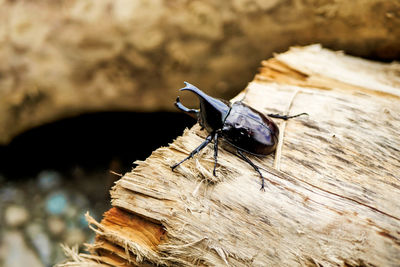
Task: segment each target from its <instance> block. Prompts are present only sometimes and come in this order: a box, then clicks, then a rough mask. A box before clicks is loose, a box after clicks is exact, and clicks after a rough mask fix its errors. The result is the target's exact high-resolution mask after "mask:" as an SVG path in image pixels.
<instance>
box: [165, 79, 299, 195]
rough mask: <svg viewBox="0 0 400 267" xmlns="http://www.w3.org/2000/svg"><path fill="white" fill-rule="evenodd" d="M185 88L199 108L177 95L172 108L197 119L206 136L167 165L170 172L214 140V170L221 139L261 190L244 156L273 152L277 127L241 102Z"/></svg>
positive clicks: (280, 117)
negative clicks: (194, 107)
mask: <svg viewBox="0 0 400 267" xmlns="http://www.w3.org/2000/svg"><path fill="white" fill-rule="evenodd" d="M185 85H186V86H185V87H184V88H182V89H180V91H186V90H187V91H191V92H193V93H195V94H196V95H197V96H198V98H199V100H200V109H189V108H187V107H185V106H184V105H182V103H181V102H180V100H179V96H178V97H177V98H176V102H175V106H176V107H177V108H178V109H180V110H182V111H183V112H185V113H187V114H189V115H190V116H192V117H194V118H197V120H198V122H199V124H200V126H201V129H204V128H205V129H206V130H207V132H208V133H209V135H208V136H207V138H206V139H205V140H204V142H203V143H201V144H200V145H199V146H198V147H197V148H196V149H195V150H193V151H192V152H191V153H190V154H189V156H187V157H186V158H184V159H183V160H182V161H180V162H178V163H176V164H175V165H173V166H171V168H172V170H174V169H175V168H176V167H178V166H179V165H180V164H182V163H183V162H185V161H186V160H188V159H190V158H192V157H193V156H194V155H195V154H197V153H199V152H200V150H202V149H203V148H204V147H206V146H207V145H208V144H209V143H211V142H212V141H214V170H213V175H214V176H216V174H215V169H216V167H217V160H218V159H217V158H218V139H219V138H223V139H224V140H225V141H226V142H227V143H229V144H230V145H232V146H233V147H234V148H235V149H236V152H237V155H238V156H239V157H240V158H241V159H243V160H244V161H246V162H247V163H248V164H250V165H251V166H252V167H253V168H254V170H255V171H257V172H258V174H259V175H260V177H261V181H262V184H261V190H263V189H264V177H263V176H262V174H261V172H260V170H259V168H258V167H257V166H256V165H255V164H254V163H253V162H251V160H250V159H249V158H248V157H247V156H246V155H245V154H244V153H248V154H252V155H255V156H266V155H268V154H271V153H272V152H274V150H275V148H276V145H277V144H278V136H279V128H278V126H277V125H276V124H275V123H274V122H273V121H272V120H271V119H270V118H268V117H267V116H265V115H264V114H262V113H261V112H259V111H257V110H255V109H253V108H252V107H249V106H248V105H246V104H244V103H243V102H241V101H237V102H235V103H233V104H230V103H229V102H228V101H226V100H223V99H217V98H214V97H211V96H209V95H207V94H205V93H204V92H203V91H201V90H200V89H198V88H197V87H195V86H194V85H191V84H190V83H188V82H185ZM301 115H307V113H300V114H297V115H294V116H285V115H279V114H268V116H269V117H273V118H279V119H284V120H287V119H290V118H294V117H298V116H301Z"/></svg>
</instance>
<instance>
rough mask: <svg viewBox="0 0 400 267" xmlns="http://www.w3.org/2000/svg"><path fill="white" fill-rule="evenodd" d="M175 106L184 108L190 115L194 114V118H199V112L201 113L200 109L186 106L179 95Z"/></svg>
mask: <svg viewBox="0 0 400 267" xmlns="http://www.w3.org/2000/svg"><path fill="white" fill-rule="evenodd" d="M175 106H176V107H177V108H178V109H180V110H182V111H183V112H185V113H187V114H189V115H190V116H192V117H193V118H195V119H197V114H198V113H199V110H198V109H190V108H187V107H185V106H184V105H183V104H182V103H181V101H180V100H179V96H178V97H177V98H176V101H175Z"/></svg>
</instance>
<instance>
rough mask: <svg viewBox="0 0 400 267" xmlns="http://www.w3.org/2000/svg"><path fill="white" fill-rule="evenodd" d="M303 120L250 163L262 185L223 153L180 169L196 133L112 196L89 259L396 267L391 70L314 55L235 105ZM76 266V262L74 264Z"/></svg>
mask: <svg viewBox="0 0 400 267" xmlns="http://www.w3.org/2000/svg"><path fill="white" fill-rule="evenodd" d="M242 99H243V101H244V102H245V103H247V104H248V105H250V106H252V107H254V108H255V109H257V110H259V111H261V112H263V113H265V114H268V113H281V114H282V113H285V112H288V113H289V114H297V113H302V112H307V113H308V114H309V116H302V117H298V118H295V119H292V120H289V121H287V122H282V121H279V120H276V122H277V123H278V125H279V124H280V125H281V126H282V123H285V124H286V125H285V127H284V130H283V129H282V127H281V133H280V134H281V138H280V140H281V141H280V142H281V143H280V146H281V147H280V149H279V151H277V153H276V154H275V155H269V156H267V157H265V158H256V157H253V156H251V160H252V161H253V162H255V163H256V164H257V165H258V166H260V167H261V168H262V173H263V175H264V176H265V177H266V188H265V189H266V190H265V192H263V191H260V184H261V181H260V177H259V176H258V174H257V173H256V172H255V171H254V170H253V169H252V168H251V167H250V166H249V165H248V164H247V163H245V162H243V161H242V160H240V159H239V158H238V157H236V156H235V155H233V154H232V153H230V152H229V149H227V146H226V145H224V144H222V146H221V149H220V152H219V161H218V167H217V177H214V176H213V175H212V169H213V151H212V146H211V145H210V146H209V147H207V148H206V149H204V150H203V151H202V152H201V153H200V155H198V156H196V157H195V158H194V159H191V160H188V161H187V162H185V163H184V164H182V165H180V166H179V167H178V168H177V169H176V170H175V172H172V171H171V168H170V166H171V165H173V164H174V163H176V162H178V161H179V160H181V159H182V158H184V157H185V156H186V155H187V154H188V153H190V152H191V151H192V150H193V149H194V148H195V147H196V146H197V145H198V144H200V143H201V142H202V140H203V139H204V137H205V136H206V133H205V132H204V131H201V130H200V128H199V127H198V126H197V125H196V126H194V127H193V128H192V129H190V130H186V131H185V132H184V133H183V136H181V137H178V138H177V139H176V140H175V142H174V143H172V144H171V145H170V146H169V147H163V148H159V149H157V150H156V151H154V152H153V154H152V155H151V156H150V157H149V158H148V159H147V160H146V161H144V162H139V163H138V164H139V166H138V167H136V168H135V169H134V170H133V171H132V172H130V173H127V174H125V176H124V177H122V178H121V179H120V180H119V181H118V182H117V183H116V185H115V186H114V188H113V189H112V192H111V195H112V204H113V206H114V208H112V209H111V210H110V211H108V212H107V213H106V214H105V216H104V219H103V220H102V221H101V222H100V223H98V222H96V221H94V220H93V219H91V218H90V217H89V223H90V225H91V227H92V228H93V229H94V230H95V231H96V233H97V238H96V241H95V242H94V244H90V245H88V246H89V250H90V252H91V254H92V255H91V256H90V257H89V256H86V257H85V258H84V259H83V260H82V258H78V260H80V262H79V261H78V260H75V261H74V260H71V261H70V262H69V263H65V265H66V266H68V265H69V266H83V265H84V264H91V263H92V264H99V265H102V264H103V265H119V266H136V265H139V266H148V265H149V266H151V265H164V266H193V265H196V266H197V265H200V266H210V265H211V266H225V265H229V266H301V265H311V266H314V265H315V266H399V265H400V201H399V200H400V138H399V133H400V66H399V65H398V64H395V63H392V64H383V63H375V62H371V61H367V60H362V59H357V58H354V57H350V56H346V55H344V54H343V53H339V52H332V51H329V50H326V49H322V48H321V47H320V46H318V45H314V46H308V47H301V48H292V49H291V50H290V51H288V52H286V53H283V54H279V55H276V56H275V58H273V59H270V60H267V61H264V62H263V63H262V68H261V70H260V73H259V74H258V75H257V76H256V77H255V79H254V81H253V82H251V83H250V84H249V86H248V87H247V88H246V89H245V90H244V91H243V92H242V93H241V94H239V95H238V96H237V97H236V98H235V99H233V101H235V100H242ZM75 256H76V257H78V255H75Z"/></svg>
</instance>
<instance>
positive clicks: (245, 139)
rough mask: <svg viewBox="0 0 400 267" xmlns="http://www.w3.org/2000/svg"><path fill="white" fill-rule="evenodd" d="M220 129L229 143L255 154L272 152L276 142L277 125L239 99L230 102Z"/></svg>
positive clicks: (263, 154) (277, 134)
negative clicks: (227, 112)
mask: <svg viewBox="0 0 400 267" xmlns="http://www.w3.org/2000/svg"><path fill="white" fill-rule="evenodd" d="M221 131H222V137H223V138H224V139H225V140H226V141H227V142H229V143H230V144H231V145H233V146H235V147H237V148H239V149H241V150H243V151H246V152H248V153H251V154H255V155H257V156H265V155H268V154H270V153H272V152H273V151H274V150H275V148H276V145H277V143H278V136H279V129H278V126H277V125H276V124H275V123H274V122H273V121H272V120H271V119H269V118H268V117H266V116H265V115H263V114H262V113H261V112H259V111H257V110H255V109H253V108H251V107H249V106H247V105H246V104H244V103H242V102H240V101H239V102H235V103H233V104H232V106H231V110H230V112H229V115H228V116H227V117H226V119H225V122H224V125H223V127H222V129H221Z"/></svg>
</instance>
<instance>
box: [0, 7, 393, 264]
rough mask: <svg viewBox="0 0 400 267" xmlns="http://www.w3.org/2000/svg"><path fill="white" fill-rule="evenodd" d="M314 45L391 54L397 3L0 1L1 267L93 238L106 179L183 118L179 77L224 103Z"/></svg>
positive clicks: (186, 99)
mask: <svg viewBox="0 0 400 267" xmlns="http://www.w3.org/2000/svg"><path fill="white" fill-rule="evenodd" d="M313 43H321V44H322V45H323V46H324V47H327V48H331V49H334V50H343V51H344V52H346V53H348V54H351V55H355V56H360V57H364V58H368V59H373V60H378V61H386V62H388V61H393V60H398V59H399V57H400V2H399V1H387V0H367V1H366V0H354V1H347V0H233V1H211V0H204V1H187V0H168V1H167V0H164V1H163V0H147V1H144V0H143V1H141V0H96V1H94V0H92V1H89V0H81V1H74V0H68V1H67V0H30V1H22V0H8V1H7V0H0V266H34V267H36V266H52V265H53V264H54V263H57V262H60V261H62V260H63V258H64V255H63V253H62V250H61V248H60V245H59V244H60V243H64V244H67V245H69V246H73V245H75V244H83V243H84V242H91V240H92V239H93V233H92V231H90V230H89V229H88V226H87V223H86V221H85V216H84V215H85V213H86V212H87V211H89V213H90V215H91V216H93V217H95V218H96V219H97V220H101V216H102V213H103V212H104V211H106V210H107V209H108V208H110V204H109V203H110V199H109V193H108V191H109V190H110V188H111V187H112V185H113V183H114V182H115V181H116V180H117V179H118V178H119V176H118V175H117V174H124V173H125V172H127V171H130V170H131V169H132V168H133V167H134V166H135V164H134V162H135V161H136V160H144V159H146V157H148V156H149V155H150V154H151V152H152V151H153V150H155V149H156V148H158V147H160V146H166V145H168V143H170V142H172V141H173V139H174V138H176V137H177V136H179V135H180V134H181V133H182V132H183V130H184V129H185V128H186V127H190V126H191V125H193V124H194V123H195V120H193V119H191V118H190V117H188V116H186V115H184V114H181V113H177V112H176V110H175V107H174V105H173V103H174V101H175V98H176V96H177V95H178V89H179V88H181V87H183V81H188V82H190V83H192V84H194V85H196V86H197V87H199V88H200V89H202V90H204V91H205V92H207V93H208V94H210V95H212V96H215V97H222V98H225V99H229V98H231V97H233V96H235V95H236V94H237V93H238V92H240V91H241V90H243V89H244V88H245V87H246V85H247V83H248V82H250V81H251V80H252V78H253V76H254V75H255V74H256V73H257V68H258V67H259V65H260V62H261V61H262V60H264V59H268V58H270V57H271V56H273V53H279V52H284V51H286V50H287V49H289V47H290V46H295V45H308V44H313ZM181 96H182V102H183V103H185V105H187V106H193V107H196V105H197V99H195V97H193V96H191V95H190V94H189V96H186V95H185V94H183V93H182V94H181ZM110 171H112V172H114V173H112V172H110ZM115 173H117V174H115ZM81 249H83V247H81Z"/></svg>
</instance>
